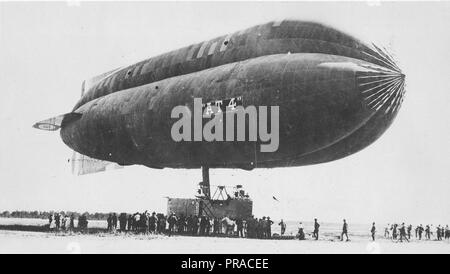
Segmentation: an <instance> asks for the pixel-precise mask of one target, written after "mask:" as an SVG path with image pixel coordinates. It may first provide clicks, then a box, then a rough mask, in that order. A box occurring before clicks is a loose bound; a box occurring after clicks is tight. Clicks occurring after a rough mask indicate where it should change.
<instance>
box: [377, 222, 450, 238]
mask: <svg viewBox="0 0 450 274" xmlns="http://www.w3.org/2000/svg"><path fill="white" fill-rule="evenodd" d="M412 230H413V226H412V225H411V224H410V225H408V226H406V225H405V223H402V224H401V225H399V224H388V225H387V226H386V227H385V228H384V237H385V238H386V239H392V240H394V241H397V240H398V241H400V242H403V241H408V242H409V240H411V237H412V236H411V235H412ZM433 231H435V232H436V234H435V239H436V240H438V241H441V240H442V239H450V229H449V227H448V225H446V226H445V227H444V226H441V225H438V226H436V228H435V229H433V225H426V226H425V227H424V226H423V225H422V224H420V225H418V226H416V227H415V228H414V232H415V233H414V236H415V238H416V239H418V240H422V237H423V238H425V239H426V240H431V238H432V237H433ZM424 233H425V235H424Z"/></svg>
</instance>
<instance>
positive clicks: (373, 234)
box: [370, 222, 377, 242]
mask: <svg viewBox="0 0 450 274" xmlns="http://www.w3.org/2000/svg"><path fill="white" fill-rule="evenodd" d="M376 231H377V229H376V228H375V222H373V223H372V228H371V229H370V234H372V241H374V242H375V233H376Z"/></svg>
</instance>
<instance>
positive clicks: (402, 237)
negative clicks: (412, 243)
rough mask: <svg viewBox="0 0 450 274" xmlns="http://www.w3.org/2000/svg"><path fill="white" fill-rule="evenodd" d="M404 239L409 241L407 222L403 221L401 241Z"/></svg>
mask: <svg viewBox="0 0 450 274" xmlns="http://www.w3.org/2000/svg"><path fill="white" fill-rule="evenodd" d="M403 239H405V240H406V241H407V242H409V240H408V237H407V236H406V227H405V223H402V226H401V227H400V242H403Z"/></svg>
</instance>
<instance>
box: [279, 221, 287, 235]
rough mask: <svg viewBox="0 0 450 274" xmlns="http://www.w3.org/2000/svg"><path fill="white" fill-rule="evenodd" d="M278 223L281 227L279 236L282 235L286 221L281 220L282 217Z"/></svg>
mask: <svg viewBox="0 0 450 274" xmlns="http://www.w3.org/2000/svg"><path fill="white" fill-rule="evenodd" d="M278 225H279V226H280V227H281V236H283V235H284V232H286V223H285V222H283V219H281V221H280V222H279V223H278Z"/></svg>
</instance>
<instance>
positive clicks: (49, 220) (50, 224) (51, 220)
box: [48, 214, 53, 229]
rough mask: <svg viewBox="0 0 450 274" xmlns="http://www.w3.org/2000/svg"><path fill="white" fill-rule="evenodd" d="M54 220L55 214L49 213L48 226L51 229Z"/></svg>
mask: <svg viewBox="0 0 450 274" xmlns="http://www.w3.org/2000/svg"><path fill="white" fill-rule="evenodd" d="M52 222H53V215H52V214H50V215H48V228H49V229H51V228H52Z"/></svg>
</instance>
